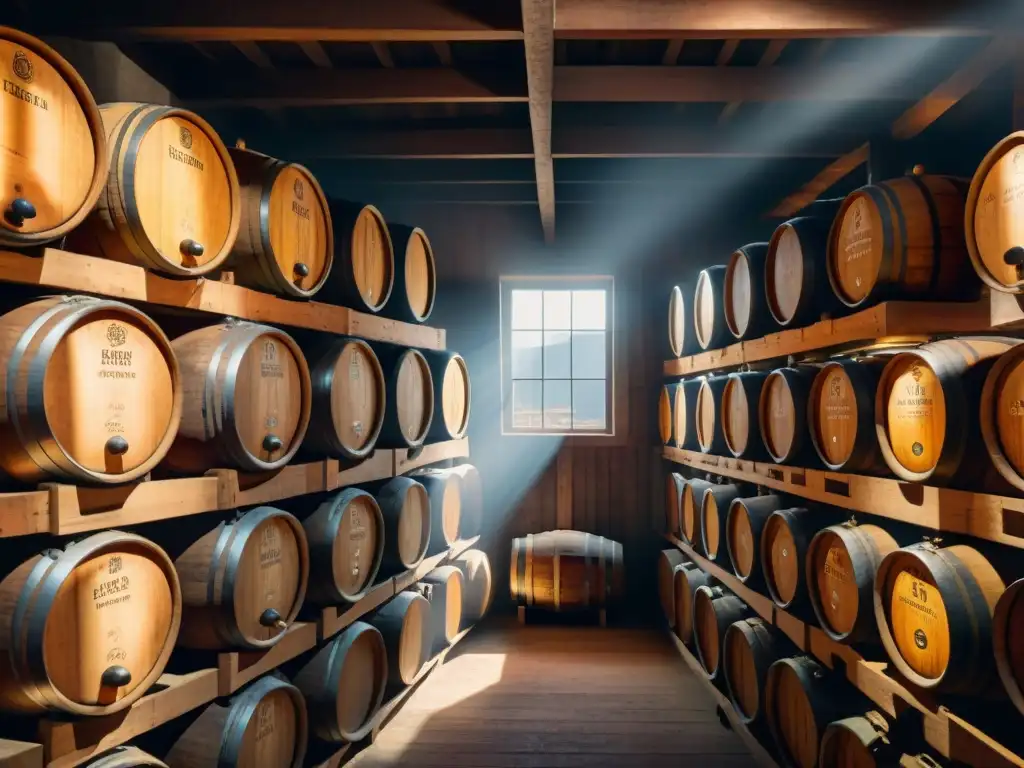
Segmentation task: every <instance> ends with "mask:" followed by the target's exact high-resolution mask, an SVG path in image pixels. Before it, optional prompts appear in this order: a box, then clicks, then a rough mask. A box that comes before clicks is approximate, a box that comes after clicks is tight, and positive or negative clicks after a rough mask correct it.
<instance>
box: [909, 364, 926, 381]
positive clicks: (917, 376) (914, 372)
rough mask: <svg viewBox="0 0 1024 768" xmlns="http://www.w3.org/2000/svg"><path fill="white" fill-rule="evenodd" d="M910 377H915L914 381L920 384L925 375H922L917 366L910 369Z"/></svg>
mask: <svg viewBox="0 0 1024 768" xmlns="http://www.w3.org/2000/svg"><path fill="white" fill-rule="evenodd" d="M910 375H911V376H913V377H914V381H916V382H920V381H921V376H923V375H924V374H922V373H921V368H920V366H917V365H915V366H914V367H913V368H911V369H910Z"/></svg>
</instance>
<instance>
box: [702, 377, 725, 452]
mask: <svg viewBox="0 0 1024 768" xmlns="http://www.w3.org/2000/svg"><path fill="white" fill-rule="evenodd" d="M726 378H728V377H726ZM711 379H712V377H711V376H704V377H702V378H701V382H700V389H698V390H697V402H696V403H694V413H695V414H697V418H696V419H695V421H696V422H697V423H696V431H697V443H698V445H699V446H700V450H701V452H702V453H710V452H711V449H712V448H713V447H714V442H715V421H717V418H718V414H717V413H716V411H717V410H718V408H717V407H714V406H715V393H714V391H713V390H712V389H711ZM723 389H724V387H723ZM705 391H706V392H707V394H706V395H705V394H704V393H705ZM701 395H704V397H710V398H711V404H712V408H711V411H712V414H711V418H712V422H711V429H710V431H711V434H710V435H705V434H704V430H703V429H701V424H702V420H701V419H700V417H699V413H698V411H697V409H699V408H700V400H701ZM705 437H706V438H707V439H706V440H705V439H704V438H705Z"/></svg>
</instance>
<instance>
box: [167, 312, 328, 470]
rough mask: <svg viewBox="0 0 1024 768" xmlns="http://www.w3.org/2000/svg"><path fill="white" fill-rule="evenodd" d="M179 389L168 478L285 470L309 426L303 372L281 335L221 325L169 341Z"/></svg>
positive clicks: (243, 324)
mask: <svg viewBox="0 0 1024 768" xmlns="http://www.w3.org/2000/svg"><path fill="white" fill-rule="evenodd" d="M171 346H172V347H173V348H174V352H175V354H176V355H177V356H178V362H179V364H180V365H181V376H182V380H183V381H185V382H187V383H188V384H189V385H190V386H189V387H187V388H186V389H185V397H184V401H183V404H182V417H181V427H180V428H179V430H178V436H177V438H176V439H175V441H174V445H173V446H172V447H171V450H170V452H169V453H168V454H167V459H166V464H167V466H168V467H169V468H170V469H172V470H174V471H176V472H188V473H197V472H202V471H204V470H206V469H211V468H214V467H225V466H227V467H234V468H236V469H242V470H246V471H250V472H267V471H271V470H275V469H280V468H281V467H283V466H284V465H285V464H287V463H288V462H289V461H290V460H291V458H292V456H294V455H295V452H296V451H298V449H299V446H300V445H301V444H302V440H303V437H304V436H305V434H306V427H307V426H308V425H309V413H310V400H311V387H310V380H309V368H307V367H306V360H305V358H304V357H303V356H302V351H301V350H300V349H299V347H298V345H297V344H296V343H295V341H294V340H293V339H292V337H291V336H289V335H288V334H287V333H285V332H284V331H281V330H278V329H277V328H271V327H270V326H267V325H257V324H256V323H249V322H242V321H234V320H229V321H227V322H225V323H221V324H219V325H212V326H208V327H206V328H200V329H199V330H197V331H192V332H191V333H186V334H185V335H184V336H179V337H178V338H177V339H175V340H174V341H173V342H172V344H171Z"/></svg>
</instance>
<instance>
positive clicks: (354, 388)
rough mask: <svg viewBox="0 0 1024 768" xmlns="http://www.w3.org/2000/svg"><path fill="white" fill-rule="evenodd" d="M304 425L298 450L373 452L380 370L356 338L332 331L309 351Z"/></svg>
mask: <svg viewBox="0 0 1024 768" xmlns="http://www.w3.org/2000/svg"><path fill="white" fill-rule="evenodd" d="M309 360H310V366H309V377H310V386H311V391H312V398H311V408H310V419H309V429H308V430H307V431H306V437H305V439H304V440H303V443H302V451H303V454H313V455H317V456H329V457H331V458H339V459H351V460H356V459H363V458H366V457H367V456H369V455H370V454H371V453H373V449H374V448H375V447H376V445H377V437H378V435H380V430H381V427H382V426H383V424H384V412H385V410H386V408H387V398H386V396H385V393H384V371H383V369H381V367H380V361H378V360H377V355H375V354H374V352H373V348H372V347H371V346H370V345H369V344H367V343H366V342H365V341H363V340H362V339H356V338H354V337H351V336H336V337H334V338H332V339H331V340H330V341H328V342H327V343H326V344H325V345H324V346H322V347H320V348H319V349H315V350H313V351H312V353H311V356H310V358H309Z"/></svg>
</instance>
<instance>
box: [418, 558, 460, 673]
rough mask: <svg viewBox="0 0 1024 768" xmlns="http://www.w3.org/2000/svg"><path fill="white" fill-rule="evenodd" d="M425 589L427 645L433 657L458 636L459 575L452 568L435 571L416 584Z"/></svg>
mask: <svg viewBox="0 0 1024 768" xmlns="http://www.w3.org/2000/svg"><path fill="white" fill-rule="evenodd" d="M419 583H420V585H427V586H428V587H429V594H427V595H424V596H425V597H426V598H427V600H428V602H429V603H430V629H429V631H428V635H427V643H428V644H429V645H430V647H431V648H432V649H433V653H431V656H433V655H434V654H435V653H439V652H440V651H442V650H444V649H445V648H447V647H448V646H449V645H450V644H451V642H452V641H453V640H454V639H455V637H456V635H458V634H459V627H460V626H461V625H462V593H463V592H464V587H463V578H462V571H461V570H459V569H458V568H456V567H455V566H454V565H442V566H441V567H440V568H435V569H434V570H432V571H431V572H430V573H428V574H427V575H426V576H424V577H423V578H422V579H421V580H420V582H419Z"/></svg>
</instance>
